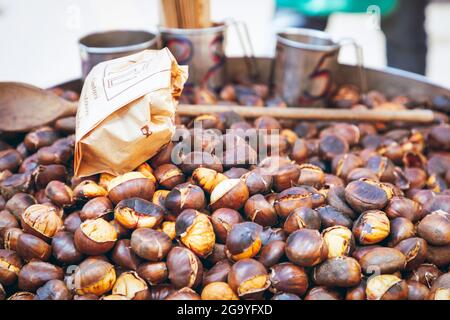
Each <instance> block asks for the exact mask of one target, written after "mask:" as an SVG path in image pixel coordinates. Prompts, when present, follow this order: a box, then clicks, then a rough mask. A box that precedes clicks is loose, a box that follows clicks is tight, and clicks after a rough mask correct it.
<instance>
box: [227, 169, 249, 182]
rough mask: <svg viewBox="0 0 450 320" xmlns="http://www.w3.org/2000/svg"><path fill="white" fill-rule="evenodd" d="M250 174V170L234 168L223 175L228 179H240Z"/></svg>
mask: <svg viewBox="0 0 450 320" xmlns="http://www.w3.org/2000/svg"><path fill="white" fill-rule="evenodd" d="M248 172H249V171H248V169H245V168H236V167H233V168H231V169H228V170H227V171H225V172H224V173H223V174H224V175H225V176H226V177H227V178H228V179H239V178H240V177H242V176H243V175H244V174H246V173H248Z"/></svg>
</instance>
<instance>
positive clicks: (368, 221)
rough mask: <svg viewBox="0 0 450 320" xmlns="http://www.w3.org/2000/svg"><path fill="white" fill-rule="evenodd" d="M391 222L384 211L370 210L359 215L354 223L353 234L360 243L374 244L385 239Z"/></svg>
mask: <svg viewBox="0 0 450 320" xmlns="http://www.w3.org/2000/svg"><path fill="white" fill-rule="evenodd" d="M389 232H390V222H389V219H388V217H387V216H386V214H385V213H384V212H383V211H379V210H369V211H366V212H364V213H363V214H361V215H360V216H359V218H358V219H357V220H356V221H355V223H354V225H353V234H354V236H355V238H356V239H357V240H358V242H359V243H360V244H363V245H367V244H374V243H378V242H380V241H382V240H383V239H385V238H386V237H387V236H388V235H389Z"/></svg>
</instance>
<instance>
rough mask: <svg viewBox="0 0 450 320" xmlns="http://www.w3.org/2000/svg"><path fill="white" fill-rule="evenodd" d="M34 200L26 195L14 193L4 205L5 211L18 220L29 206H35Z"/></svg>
mask: <svg viewBox="0 0 450 320" xmlns="http://www.w3.org/2000/svg"><path fill="white" fill-rule="evenodd" d="M36 203H37V202H36V199H35V198H34V197H33V196H32V195H30V194H27V193H16V194H15V195H14V196H12V198H11V199H9V200H8V201H7V202H6V204H5V209H7V210H8V211H9V212H11V213H12V214H13V215H14V216H15V217H16V218H17V219H20V218H21V216H22V213H23V212H24V211H25V210H26V209H27V208H28V207H29V206H31V205H33V204H36Z"/></svg>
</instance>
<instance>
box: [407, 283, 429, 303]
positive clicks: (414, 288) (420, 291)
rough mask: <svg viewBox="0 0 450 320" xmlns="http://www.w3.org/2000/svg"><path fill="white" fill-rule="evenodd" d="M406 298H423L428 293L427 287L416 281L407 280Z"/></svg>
mask: <svg viewBox="0 0 450 320" xmlns="http://www.w3.org/2000/svg"><path fill="white" fill-rule="evenodd" d="M406 283H407V284H408V300H425V299H426V297H427V296H428V295H429V293H430V289H428V287H427V286H426V285H424V284H422V283H420V282H418V281H414V280H408V281H406Z"/></svg>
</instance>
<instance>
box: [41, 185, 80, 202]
mask: <svg viewBox="0 0 450 320" xmlns="http://www.w3.org/2000/svg"><path fill="white" fill-rule="evenodd" d="M45 196H46V197H47V198H48V199H50V201H51V202H53V203H54V204H56V205H57V206H60V207H70V206H72V205H73V204H74V201H75V200H74V196H73V191H72V189H71V188H70V187H69V186H67V185H65V184H64V183H63V182H60V181H57V180H55V181H51V182H50V183H49V184H47V186H46V187H45Z"/></svg>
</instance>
